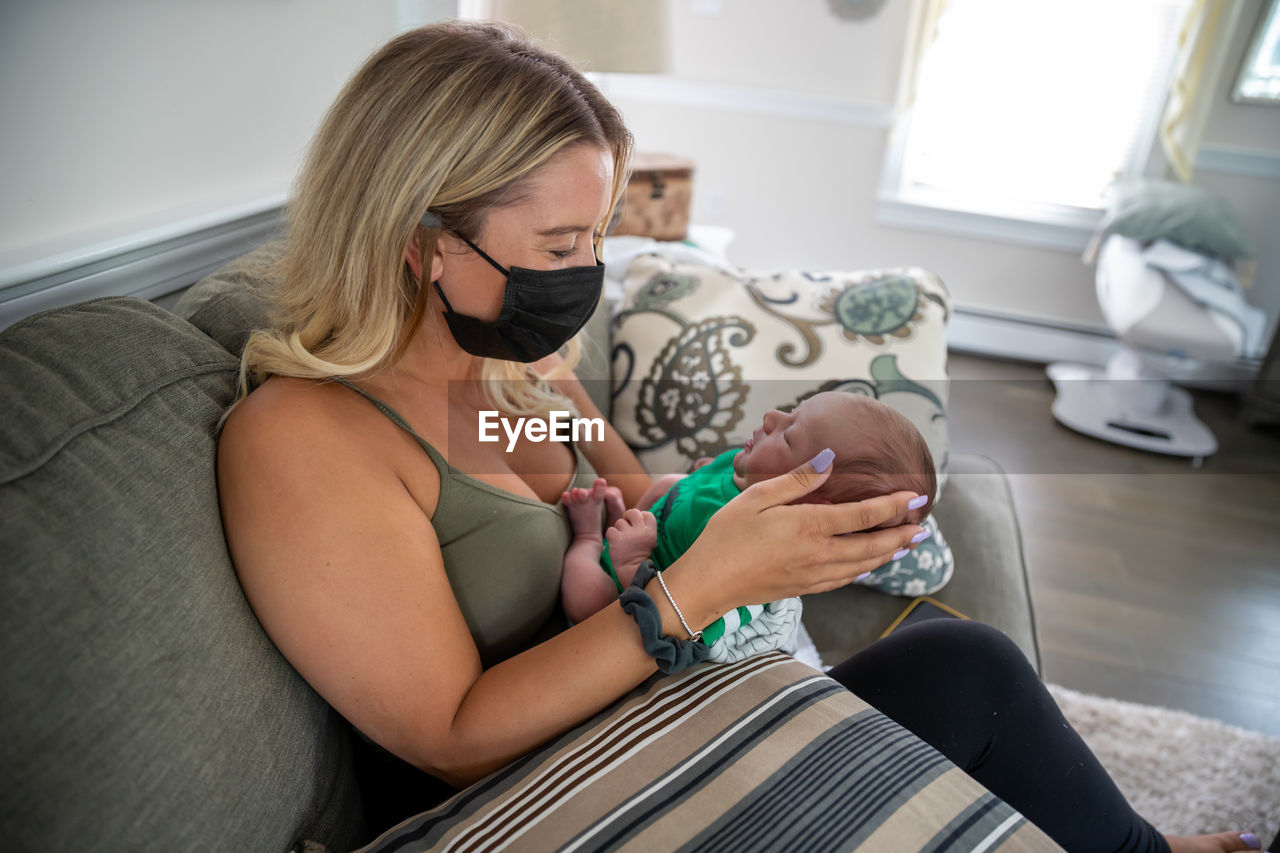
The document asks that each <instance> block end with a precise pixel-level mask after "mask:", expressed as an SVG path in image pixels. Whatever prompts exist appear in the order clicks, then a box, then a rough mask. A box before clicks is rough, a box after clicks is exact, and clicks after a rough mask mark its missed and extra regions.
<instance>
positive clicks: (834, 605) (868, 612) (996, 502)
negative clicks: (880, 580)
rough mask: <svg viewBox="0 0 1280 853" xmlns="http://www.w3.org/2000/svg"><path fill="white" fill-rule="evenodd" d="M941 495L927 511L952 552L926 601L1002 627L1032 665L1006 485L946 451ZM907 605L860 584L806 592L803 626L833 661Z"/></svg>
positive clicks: (1035, 657) (1026, 602)
mask: <svg viewBox="0 0 1280 853" xmlns="http://www.w3.org/2000/svg"><path fill="white" fill-rule="evenodd" d="M950 468H951V477H950V479H949V480H948V482H947V493H946V495H945V496H944V497H943V499H942V500H941V501H939V502H938V508H937V509H936V510H935V511H934V515H935V516H936V517H937V519H938V523H939V524H940V525H941V526H942V528H943V529H944V530H946V531H947V540H948V542H949V544H950V545H951V549H952V551H953V552H954V553H955V561H956V566H955V575H954V576H953V577H952V579H951V582H950V583H949V584H947V586H946V587H944V588H943V589H942V590H941V591H940V592H936V593H934V595H933V598H936V599H937V600H938V601H941V602H943V603H945V604H949V605H951V606H952V607H954V608H955V609H956V610H959V611H960V612H961V613H964V614H965V615H966V616H969V617H970V618H973V619H977V620H979V621H981V622H985V623H987V624H988V625H992V626H994V627H996V628H999V629H1000V630H1001V631H1004V632H1005V633H1006V634H1008V635H1009V637H1010V638H1011V639H1012V640H1013V641H1014V642H1015V643H1017V644H1018V646H1019V647H1020V648H1021V649H1022V651H1023V652H1024V653H1025V654H1026V655H1027V658H1028V659H1029V660H1030V661H1031V663H1032V664H1033V665H1034V666H1035V667H1036V669H1037V670H1038V669H1039V668H1040V649H1039V644H1038V643H1037V641H1036V630H1035V621H1034V617H1033V615H1032V608H1031V596H1030V591H1029V587H1028V581H1027V570H1026V562H1025V560H1024V557H1023V553H1022V535H1021V532H1020V531H1019V528H1018V518H1017V515H1016V513H1015V512H1014V506H1013V497H1012V495H1011V494H1010V493H1009V483H1008V479H1007V478H1006V476H1005V474H1004V472H1003V471H1002V470H1001V469H1000V467H999V466H998V465H996V463H995V462H993V461H992V460H990V459H988V458H986V457H985V456H977V455H974V454H969V453H953V454H951V458H950ZM909 603H910V599H907V598H896V597H894V596H890V595H885V594H883V593H880V592H876V591H874V590H870V589H867V588H865V587H859V586H847V587H844V588H843V589H837V590H833V591H831V592H824V593H820V594H818V595H810V596H806V597H805V603H804V624H805V626H806V627H807V628H808V629H809V632H810V634H812V636H813V641H814V644H815V645H816V646H817V647H818V652H819V653H820V654H821V655H822V657H823V660H824V661H825V662H826V663H828V664H836V663H839V662H840V661H841V660H843V659H844V658H845V657H847V656H848V655H850V654H852V653H853V652H855V651H857V650H858V649H861V648H862V647H863V646H866V645H867V644H869V643H871V642H872V641H873V640H875V639H876V638H877V637H879V636H880V634H881V632H882V631H884V629H885V628H888V627H889V625H890V624H892V622H893V620H894V619H895V618H896V617H897V616H898V614H899V613H901V612H902V611H903V610H904V609H905V608H906V606H907V605H908V604H909Z"/></svg>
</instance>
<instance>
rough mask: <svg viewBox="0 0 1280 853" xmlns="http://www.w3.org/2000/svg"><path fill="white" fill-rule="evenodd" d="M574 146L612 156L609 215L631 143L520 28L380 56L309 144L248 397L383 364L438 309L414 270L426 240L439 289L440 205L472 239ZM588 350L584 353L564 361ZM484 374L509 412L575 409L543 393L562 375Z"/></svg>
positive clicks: (449, 25) (482, 29)
mask: <svg viewBox="0 0 1280 853" xmlns="http://www.w3.org/2000/svg"><path fill="white" fill-rule="evenodd" d="M575 144H593V145H598V146H600V147H601V148H602V149H604V150H607V151H609V152H610V153H611V154H612V155H613V168H614V174H613V195H612V200H611V203H610V211H609V213H610V216H611V215H612V212H613V209H614V207H616V205H617V202H618V199H619V197H620V195H621V192H622V189H623V187H624V185H625V181H626V174H627V169H628V165H629V159H630V154H631V146H632V138H631V134H630V132H629V131H628V130H627V128H626V126H625V124H624V123H623V121H622V117H621V115H619V113H618V111H617V110H616V109H615V108H614V107H613V105H612V104H610V103H609V102H608V101H607V100H606V99H605V98H604V96H603V95H601V94H600V92H599V90H598V89H596V87H595V86H594V85H592V84H591V82H590V81H588V80H587V79H586V78H585V77H583V75H582V74H581V73H580V72H579V71H578V70H577V69H575V68H574V67H573V66H572V65H570V64H569V62H568V61H567V60H565V59H564V58H563V57H560V56H558V55H556V54H554V53H552V52H550V51H547V50H545V49H543V48H542V47H540V46H539V45H537V44H536V43H534V42H533V41H531V40H530V39H529V38H528V37H527V36H525V35H524V34H523V33H522V32H520V31H519V30H518V29H516V28H514V27H508V26H505V25H502V24H493V23H479V22H464V21H448V22H443V23H438V24H432V25H429V26H426V27H423V28H421V29H417V30H413V31H411V32H407V33H404V34H403V35H401V36H399V37H397V38H395V39H394V40H392V41H391V42H390V43H389V44H387V45H386V46H384V47H383V48H382V49H381V50H379V51H378V52H377V53H376V54H374V55H373V56H372V57H371V58H370V59H369V60H368V61H367V62H366V63H365V65H364V66H363V67H362V68H361V69H360V70H359V71H358V72H357V73H356V74H355V76H354V77H352V79H351V80H350V81H349V82H348V83H347V85H346V87H345V88H344V89H343V90H342V93H341V94H340V95H339V96H338V99H337V100H336V101H335V102H334V104H333V106H332V107H331V108H330V109H329V112H328V113H327V114H326V116H325V118H324V121H323V122H322V124H321V126H320V129H319V131H318V132H317V134H316V137H315V139H314V141H313V142H312V145H311V149H310V152H309V154H308V157H307V161H306V164H305V165H304V167H303V169H302V172H301V174H300V175H299V178H298V183H297V186H296V188H295V194H294V198H293V200H292V201H291V202H290V204H289V212H288V219H289V231H288V240H287V242H286V247H285V250H284V254H283V255H282V257H281V259H280V261H279V263H278V264H277V266H276V268H275V269H274V270H273V271H272V274H271V277H272V278H273V279H274V281H275V291H274V294H273V298H274V303H275V311H274V314H273V328H271V329H264V330H259V331H256V332H254V333H253V335H252V336H251V337H250V338H249V342H248V344H247V345H246V346H245V349H244V355H243V359H242V362H241V396H243V395H244V394H247V393H248V389H249V386H250V382H251V381H252V382H257V381H261V380H262V379H264V378H266V377H267V376H270V375H272V374H280V375H286V376H297V377H304V378H314V379H320V378H329V377H334V376H360V375H368V374H371V373H374V372H376V371H378V370H380V369H382V368H385V367H388V366H389V365H390V364H391V363H392V362H394V361H395V360H396V359H397V358H398V357H399V356H400V355H401V354H402V353H403V352H404V349H405V347H406V346H407V345H408V343H409V340H410V339H411V337H412V336H413V334H414V332H415V331H416V330H417V327H418V326H419V324H420V321H421V318H422V316H423V314H424V313H425V311H426V306H427V302H428V300H429V299H430V296H429V291H430V287H429V282H428V281H421V282H420V281H419V279H418V278H417V276H415V275H414V274H413V273H412V271H411V270H410V269H409V268H408V265H407V264H406V263H405V248H406V247H407V246H408V245H409V243H410V240H411V239H412V238H413V236H414V233H415V231H417V233H418V237H419V241H420V243H421V251H422V257H423V259H424V262H425V263H426V268H425V269H424V270H423V276H424V279H425V278H427V277H429V275H430V259H431V257H432V255H433V254H434V252H435V245H436V239H437V238H438V236H439V234H440V231H441V228H420V226H419V220H420V219H421V217H422V216H423V214H424V213H425V212H426V211H427V210H428V209H430V210H431V212H432V213H434V214H436V215H437V216H438V217H439V218H440V219H441V220H442V222H443V226H442V227H443V228H444V229H447V230H449V231H451V232H453V233H456V234H460V235H463V236H466V237H468V238H470V239H472V240H476V239H478V237H479V235H480V231H481V229H482V228H483V226H484V221H485V216H486V214H487V213H488V212H489V211H490V210H491V209H493V208H494V207H497V206H500V205H503V204H512V203H516V202H518V201H520V200H521V193H520V191H519V186H518V183H519V182H520V180H521V179H522V178H525V177H527V176H528V175H530V173H532V172H533V171H534V170H535V169H537V168H538V167H539V166H541V165H543V164H544V163H546V162H547V161H548V160H549V159H550V158H551V157H552V156H554V155H555V154H556V153H557V152H560V151H562V150H564V149H565V148H566V147H567V146H571V145H575ZM607 221H608V219H607V218H606V222H607ZM603 225H604V223H602V227H603ZM597 249H598V246H597ZM577 354H578V348H577V342H576V341H574V342H573V343H572V345H571V346H570V348H569V350H568V351H567V353H566V361H567V364H569V365H570V366H571V365H572V363H573V362H574V361H575V360H576V359H577ZM482 378H483V379H484V380H485V386H486V393H487V394H488V396H489V397H490V399H491V401H492V402H493V403H494V404H495V406H496V407H497V408H500V409H502V410H504V411H508V412H512V413H514V414H534V413H539V412H545V411H547V409H548V408H549V407H550V406H551V404H552V403H555V404H556V405H558V406H563V404H564V402H565V401H564V400H563V398H560V397H558V396H557V395H555V394H554V392H553V391H552V390H551V388H550V386H549V385H548V384H547V383H546V382H545V379H547V378H551V377H542V376H539V375H537V374H536V373H535V372H534V371H533V370H532V369H531V368H530V367H529V366H528V365H524V364H519V363H515V362H507V361H498V360H493V359H486V360H485V362H484V366H483V369H482ZM513 380H520V381H513Z"/></svg>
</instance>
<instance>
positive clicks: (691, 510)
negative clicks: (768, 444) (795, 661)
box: [600, 449, 765, 646]
mask: <svg viewBox="0 0 1280 853" xmlns="http://www.w3.org/2000/svg"><path fill="white" fill-rule="evenodd" d="M737 453H738V450H736V449H735V450H726V451H725V452H724V453H721V454H720V455H719V456H717V457H716V458H715V459H714V460H713V461H711V462H710V463H708V464H706V465H703V466H702V467H701V468H699V469H698V470H696V471H694V472H693V473H692V474H690V475H689V476H687V477H685V478H684V479H682V480H680V481H679V482H677V483H676V484H675V485H674V486H672V487H671V488H670V489H669V490H668V491H667V493H666V494H665V495H663V496H662V497H660V498H658V500H657V501H656V502H655V503H654V505H653V506H652V507H650V508H649V511H650V512H652V513H653V515H654V517H655V518H656V519H657V521H658V542H657V544H656V545H654V546H653V553H652V555H651V559H652V560H653V562H654V563H655V564H656V565H657V567H658V569H659V570H662V569H666V568H668V567H670V566H671V564H672V563H674V562H675V561H676V560H677V559H678V558H679V557H680V555H681V554H683V553H684V552H685V551H687V550H689V548H690V546H692V545H693V543H694V540H696V539H697V538H698V535H699V534H700V533H702V529H703V528H704V527H706V526H707V522H708V521H710V520H711V516H712V515H714V514H715V512H716V510H718V509H720V507H722V506H724V505H725V504H726V503H728V502H729V501H730V500H732V499H733V498H735V497H736V496H737V495H738V494H740V493H741V491H742V490H741V489H739V488H738V487H737V486H735V485H734V483H733V457H734V456H735V455H736V454H737ZM600 564H601V567H602V568H604V570H605V571H607V572H608V573H609V575H610V577H612V578H613V582H614V583H615V584H617V585H618V591H619V592H621V591H622V585H621V584H620V583H619V582H618V575H617V573H616V572H614V570H613V562H612V561H611V560H610V559H609V543H608V542H606V543H605V548H604V552H603V553H602V554H601V555H600ZM764 609H765V607H764V606H762V605H752V606H751V607H739V608H737V609H736V610H735V611H732V612H730V613H728V614H726V615H725V616H723V617H721V618H720V619H717V620H716V621H715V622H713V623H711V625H709V626H708V627H707V628H706V629H704V630H703V632H702V642H704V643H706V644H707V645H708V646H711V645H714V644H715V643H716V641H717V640H719V639H720V638H721V637H723V636H724V635H725V634H726V633H730V634H731V633H733V632H734V631H736V630H737V629H738V628H739V627H740V626H742V625H745V624H747V623H748V622H750V621H751V620H752V619H753V618H754V617H756V616H758V615H759V614H760V613H761V612H763V611H764Z"/></svg>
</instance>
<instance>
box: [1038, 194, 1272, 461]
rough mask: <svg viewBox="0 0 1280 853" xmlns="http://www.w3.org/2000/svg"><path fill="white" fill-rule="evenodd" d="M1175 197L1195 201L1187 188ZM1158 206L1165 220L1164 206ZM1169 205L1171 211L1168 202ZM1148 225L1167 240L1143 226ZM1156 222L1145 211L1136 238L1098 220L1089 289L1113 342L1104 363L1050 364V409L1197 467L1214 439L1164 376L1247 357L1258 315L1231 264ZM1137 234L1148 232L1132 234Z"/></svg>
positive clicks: (1252, 350)
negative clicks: (1093, 291) (1094, 264)
mask: <svg viewBox="0 0 1280 853" xmlns="http://www.w3.org/2000/svg"><path fill="white" fill-rule="evenodd" d="M1187 189H1188V190H1189V188H1187ZM1158 193H1159V194H1160V197H1161V199H1162V205H1163V203H1164V202H1167V201H1168V198H1167V196H1168V193H1167V191H1166V189H1165V187H1159V188H1158ZM1176 197H1177V198H1187V199H1189V200H1196V201H1202V199H1200V198H1199V197H1198V196H1196V195H1195V194H1190V195H1188V194H1187V193H1179V194H1178V195H1177V196H1176ZM1138 199H1139V201H1141V200H1142V197H1141V195H1139V196H1138ZM1130 200H1132V196H1131V197H1130ZM1131 206H1132V205H1131ZM1149 212H1150V211H1148V213H1149ZM1163 212H1164V215H1165V218H1166V219H1168V216H1169V209H1168V208H1167V207H1166V208H1165V209H1164V211H1163ZM1173 212H1174V213H1175V214H1177V213H1178V210H1177V205H1174V207H1173ZM1113 213H1114V211H1113ZM1188 219H1189V217H1188V215H1187V214H1186V212H1185V211H1184V212H1182V213H1181V215H1175V216H1174V218H1173V219H1172V220H1171V221H1172V222H1173V223H1174V225H1175V226H1177V225H1186V223H1187V221H1188ZM1111 221H1112V223H1114V222H1115V221H1116V217H1115V216H1112V217H1111ZM1153 222H1155V223H1156V226H1155V230H1157V231H1159V230H1164V231H1166V232H1167V233H1168V237H1165V236H1162V235H1159V234H1153V233H1150V232H1151V231H1152V229H1153ZM1164 224H1165V225H1168V222H1165V223H1164ZM1159 225H1160V223H1159V222H1157V221H1156V220H1152V219H1151V218H1150V217H1148V218H1147V219H1146V221H1145V223H1144V227H1145V228H1146V229H1147V232H1148V233H1146V234H1136V235H1135V236H1126V235H1125V234H1123V233H1119V231H1120V230H1125V229H1117V230H1112V229H1108V228H1105V227H1104V230H1103V231H1102V233H1101V236H1100V244H1099V248H1098V252H1097V271H1096V279H1097V295H1098V302H1099V305H1100V307H1101V309H1102V314H1103V316H1104V317H1105V318H1106V321H1107V324H1108V325H1110V326H1111V328H1112V329H1113V330H1115V333H1116V337H1117V338H1118V340H1119V343H1120V349H1119V350H1118V351H1117V352H1116V354H1115V355H1114V356H1113V357H1112V358H1111V360H1110V361H1109V362H1108V363H1107V365H1106V366H1105V367H1095V366H1090V365H1083V364H1070V363H1062V362H1059V363H1055V364H1051V365H1049V367H1048V371H1047V372H1048V375H1049V378H1050V379H1051V380H1052V381H1053V383H1054V386H1055V389H1056V391H1057V398H1056V399H1055V400H1054V403H1053V416H1054V417H1055V418H1056V419H1057V420H1058V421H1060V422H1061V423H1063V424H1064V425H1066V426H1068V427H1070V428H1072V429H1074V430H1077V431H1078V432H1082V433H1085V434H1087V435H1091V436H1094V437H1097V438H1101V439H1105V440H1107V441H1111V442H1115V443H1117V444H1121V445H1125V446H1128V447H1134V448H1138V449H1140V450H1147V451H1152V452H1156V453H1165V454H1171V455H1175V456H1185V457H1191V458H1192V459H1193V460H1194V463H1195V464H1197V465H1198V464H1200V462H1201V461H1202V460H1203V459H1204V458H1205V457H1207V456H1210V455H1212V454H1213V453H1214V452H1215V451H1217V449H1218V441H1217V439H1216V438H1215V437H1214V435H1213V433H1212V432H1211V431H1210V430H1209V428H1208V427H1207V426H1205V424H1204V423H1203V422H1202V421H1201V420H1200V419H1199V418H1197V417H1196V415H1195V411H1194V407H1193V405H1192V400H1191V395H1190V394H1189V393H1188V392H1187V391H1186V390H1185V389H1183V388H1180V387H1177V386H1175V385H1174V384H1173V382H1172V381H1171V380H1170V377H1171V376H1173V377H1176V376H1186V375H1189V374H1198V375H1204V373H1205V372H1206V371H1205V367H1206V366H1211V365H1220V364H1231V363H1234V362H1235V361H1236V360H1237V359H1239V358H1241V357H1242V356H1244V357H1256V356H1257V355H1259V354H1260V353H1261V351H1262V346H1263V332H1264V327H1265V325H1266V318H1265V314H1264V313H1263V312H1262V311H1260V310H1259V309H1257V308H1255V307H1253V306H1251V305H1249V304H1248V303H1247V302H1246V301H1245V299H1244V289H1243V287H1242V286H1241V284H1240V281H1239V280H1238V279H1237V277H1236V274H1235V270H1234V268H1233V267H1232V266H1231V265H1230V264H1229V263H1228V262H1227V261H1226V260H1224V258H1223V257H1222V256H1220V255H1213V254H1210V253H1208V252H1206V251H1205V250H1204V249H1203V247H1201V246H1199V245H1195V246H1189V245H1188V244H1194V243H1196V241H1195V240H1193V239H1188V238H1187V237H1186V236H1185V234H1184V233H1182V232H1185V230H1186V229H1185V228H1183V229H1181V230H1180V229H1179V228H1178V227H1166V228H1163V229H1161V228H1160V227H1159ZM1129 230H1131V231H1132V230H1134V229H1129ZM1137 230H1141V229H1137ZM1144 236H1145V237H1147V238H1151V237H1155V239H1146V240H1143V239H1140V238H1142V237H1144ZM1135 237H1136V238H1135ZM1175 240H1176V241H1177V242H1175Z"/></svg>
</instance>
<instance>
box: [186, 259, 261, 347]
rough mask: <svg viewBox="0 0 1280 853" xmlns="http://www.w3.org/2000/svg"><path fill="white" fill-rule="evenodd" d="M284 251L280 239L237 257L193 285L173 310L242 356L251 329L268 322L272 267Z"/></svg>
mask: <svg viewBox="0 0 1280 853" xmlns="http://www.w3.org/2000/svg"><path fill="white" fill-rule="evenodd" d="M283 252H284V241H282V240H276V241H273V242H270V243H264V244H262V245H261V246H259V247H258V248H256V249H254V250H253V251H252V252H250V253H249V254H247V255H244V256H242V257H239V258H236V259H235V260H234V261H231V262H230V263H229V264H227V265H226V266H224V267H222V268H220V269H218V270H216V271H215V272H212V273H210V274H209V275H207V276H205V277H204V278H202V279H200V281H198V282H196V283H195V284H193V285H192V286H191V287H189V288H188V289H187V291H186V293H184V294H182V298H181V299H179V300H178V304H177V305H175V306H173V313H175V314H177V315H178V316H179V317H182V318H183V319H184V320H187V321H188V322H190V323H191V325H193V326H195V327H196V328H197V329H199V330H200V331H202V332H204V333H205V334H206V335H208V336H209V337H211V338H213V339H214V340H215V341H217V342H218V343H220V344H222V346H223V348H224V349H225V350H226V351H227V352H229V353H232V354H233V355H235V356H237V357H238V356H239V355H240V353H241V352H242V351H243V350H244V345H245V343H246V342H247V341H248V340H249V333H250V332H252V331H253V330H254V329H261V328H263V327H264V326H266V325H267V315H268V312H269V311H270V310H271V301H270V299H269V293H270V290H271V278H270V270H271V266H272V264H274V263H275V262H276V261H278V260H279V259H280V255H281V254H283Z"/></svg>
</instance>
